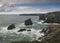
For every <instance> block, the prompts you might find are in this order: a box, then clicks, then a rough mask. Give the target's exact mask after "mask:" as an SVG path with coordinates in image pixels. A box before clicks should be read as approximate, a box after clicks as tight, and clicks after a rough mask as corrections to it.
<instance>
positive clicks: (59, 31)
mask: <svg viewBox="0 0 60 43" xmlns="http://www.w3.org/2000/svg"><path fill="white" fill-rule="evenodd" d="M42 32H44V34H45V35H44V36H43V37H42V41H40V42H39V41H36V40H35V41H32V42H29V41H21V42H12V43H59V42H60V25H50V26H48V28H47V29H45V30H44V29H43V30H42ZM40 39H41V38H40Z"/></svg>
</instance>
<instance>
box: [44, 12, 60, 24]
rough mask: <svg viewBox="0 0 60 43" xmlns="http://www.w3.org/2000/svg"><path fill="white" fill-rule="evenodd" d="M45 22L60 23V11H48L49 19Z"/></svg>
mask: <svg viewBox="0 0 60 43" xmlns="http://www.w3.org/2000/svg"><path fill="white" fill-rule="evenodd" d="M44 23H60V12H50V13H48V14H47V20H46V21H45V22H44Z"/></svg>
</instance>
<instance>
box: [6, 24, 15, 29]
mask: <svg viewBox="0 0 60 43" xmlns="http://www.w3.org/2000/svg"><path fill="white" fill-rule="evenodd" d="M14 28H15V25H14V24H11V25H9V26H8V28H7V29H8V30H12V29H14Z"/></svg>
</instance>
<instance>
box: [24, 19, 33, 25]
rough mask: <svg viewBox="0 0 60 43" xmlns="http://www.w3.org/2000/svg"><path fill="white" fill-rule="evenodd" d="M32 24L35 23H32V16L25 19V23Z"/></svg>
mask: <svg viewBox="0 0 60 43" xmlns="http://www.w3.org/2000/svg"><path fill="white" fill-rule="evenodd" d="M32 24H33V23H32V20H31V18H30V19H27V20H25V24H24V25H26V26H29V25H32Z"/></svg>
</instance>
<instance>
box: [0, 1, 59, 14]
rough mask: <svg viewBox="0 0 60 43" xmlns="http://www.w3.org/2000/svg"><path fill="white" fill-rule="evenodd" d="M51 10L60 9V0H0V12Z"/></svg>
mask: <svg viewBox="0 0 60 43" xmlns="http://www.w3.org/2000/svg"><path fill="white" fill-rule="evenodd" d="M51 11H60V0H0V14H3V13H4V12H10V13H11V12H13V13H14V12H16V13H18V12H19V13H39V12H40V13H41V12H43V13H45V12H51ZM2 12H3V13H2ZM19 13H18V14H19ZM4 14H5V13H4Z"/></svg>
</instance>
